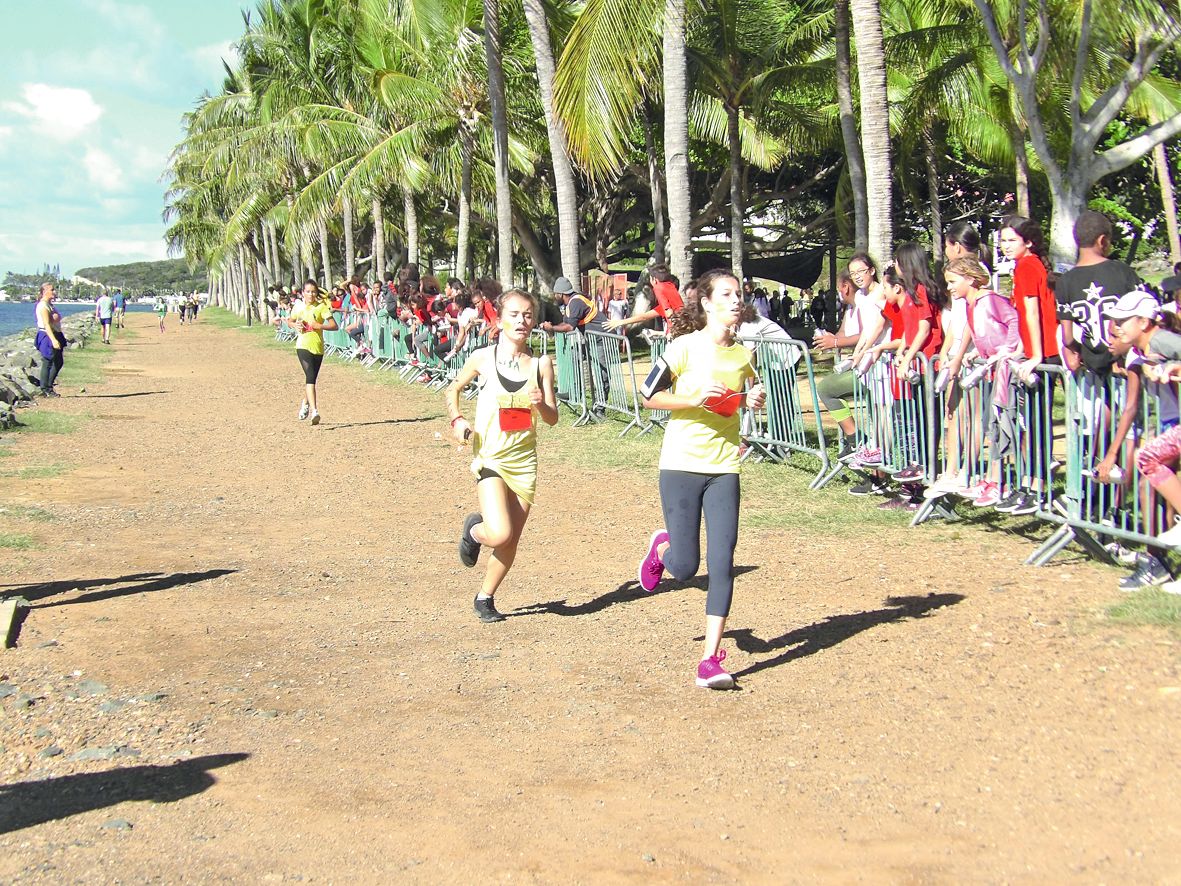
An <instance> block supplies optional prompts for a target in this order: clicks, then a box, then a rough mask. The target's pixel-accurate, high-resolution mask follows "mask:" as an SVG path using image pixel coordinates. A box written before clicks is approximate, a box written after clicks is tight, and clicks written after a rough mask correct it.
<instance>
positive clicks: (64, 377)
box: [57, 336, 112, 387]
mask: <svg viewBox="0 0 1181 886" xmlns="http://www.w3.org/2000/svg"><path fill="white" fill-rule="evenodd" d="M96 343H97V344H96ZM111 355H112V354H111V349H110V348H107V347H103V343H102V338H101V337H99V336H95V337H93V338H91V339H90V344H88V345H87V346H86V347H84V348H70V349H69V350H67V351H66V353H65V360H64V361H63V362H62V371H61V372H60V373H58V376H57V384H58V385H65V386H67V387H74V386H81V385H91V384H95V383H96V382H100V381H102V379H103V367H105V366H106V365H107V363H108V362H109V361H110V359H111Z"/></svg>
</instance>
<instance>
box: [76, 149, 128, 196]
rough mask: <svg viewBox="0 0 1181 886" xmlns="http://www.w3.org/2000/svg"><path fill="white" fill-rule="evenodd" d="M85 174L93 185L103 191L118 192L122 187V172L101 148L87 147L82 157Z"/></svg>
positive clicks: (112, 158) (113, 159)
mask: <svg viewBox="0 0 1181 886" xmlns="http://www.w3.org/2000/svg"><path fill="white" fill-rule="evenodd" d="M82 165H83V166H84V167H85V168H86V174H87V175H88V176H90V180H91V181H92V182H94V184H95V185H97V186H98V187H100V188H102V189H103V190H105V191H115V190H118V189H119V188H120V187H122V185H123V170H122V169H120V168H119V164H118V163H116V162H115V158H114V157H112V156H111V155H110V154H108V153H107V152H106V151H104V150H102V149H101V148H95V147H89V148H87V149H86V153H85V154H84V155H83V157H82Z"/></svg>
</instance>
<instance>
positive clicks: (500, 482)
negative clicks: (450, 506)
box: [444, 289, 558, 622]
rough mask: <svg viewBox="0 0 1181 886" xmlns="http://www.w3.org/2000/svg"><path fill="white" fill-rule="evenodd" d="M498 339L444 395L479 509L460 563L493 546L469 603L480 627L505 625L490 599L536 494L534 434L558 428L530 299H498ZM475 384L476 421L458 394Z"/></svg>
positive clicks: (467, 524)
mask: <svg viewBox="0 0 1181 886" xmlns="http://www.w3.org/2000/svg"><path fill="white" fill-rule="evenodd" d="M498 308H499V316H500V333H501V334H500V337H499V339H498V340H497V341H496V343H495V344H492V345H489V346H488V347H485V348H480V349H479V350H478V351H475V352H474V353H473V354H472V355H471V356H470V357H468V359H467V361H466V362H465V363H464V365H463V369H461V370H460V372H459V376H458V377H457V378H456V379H455V381H454V383H452V384H451V385H450V386H449V387H448V388H447V390H446V391H445V392H444V398H445V400H446V403H447V415H448V417H449V418H450V419H451V433H452V434H453V435H454V436H455V439H456V440H458V441H459V442H460V443H461V444H463V443H468V442H470V443H471V444H472V451H473V454H474V456H475V458H474V459H473V460H472V467H471V469H472V473H473V474H475V475H476V496H477V498H478V499H479V503H480V511H479V513H476V514H469V515H468V517H467V519H466V520H464V522H463V529H462V531H461V532H460V536H459V559H460V562H461V563H463V565H464V566H467V567H469V568H470V567H472V566H475V565H476V561H477V560H478V559H479V556H480V548H481V547H484V546H487V547H490V548H492V556H491V557H490V558H489V561H488V568H487V570H486V571H485V573H484V581H483V584H482V585H481V588H480V592H479V593H478V594H477V595H476V598H475V600H474V601H473V603H472V605H473V607H474V609H475V611H476V615H477V616H478V617H479V619H480V621H483V622H497V621H504V616H503V615H501V614H500V612H498V611H497V609H496V603H495V600H494V597H495V594H496V591H497V589H498V588H499V587H500V585H501V583H502V582H503V581H504V578H505V576H506V575H508V571H509V569H511V568H512V565H513V562H514V561H515V560H516V557H517V545H518V544H519V542H520V540H521V533H522V532H523V531H524V529H525V521H526V520H528V519H529V510H530V508H532V506H533V500H534V497H535V495H536V492H537V429H536V425H537V423H536V418H537V417H540V418H541V420H542V421H544V422H545V423H546V424H547V425H550V426H551V427H552V426H553V425H556V424H557V423H558V400H557V396H556V395H555V394H554V365H553V361H552V360H551V358H550V357H549V356H548V355H547V356H544V357H534V356H533V355H532V353H531V352H530V350H529V335H530V333H532V332H533V326H534V324H535V322H536V318H537V310H538V305H537V302H536V301H535V300H534V298H533V296H531V295H529V294H528V293H527V292H524V291H523V290H520V289H510V290H509V291H508V292H506V293H504V295H502V296H501V297H500V301H499V304H498ZM477 379H479V380H480V382H479V386H480V393H479V396H478V397H477V398H476V416H475V419H474V421H473V422H468V420H467V419H466V418H464V417H463V412H462V411H461V410H460V408H459V395H460V393H461V392H462V391H464V390H466V389H467V387H468V385H470V384H471V383H472V382H474V381H476V380H477Z"/></svg>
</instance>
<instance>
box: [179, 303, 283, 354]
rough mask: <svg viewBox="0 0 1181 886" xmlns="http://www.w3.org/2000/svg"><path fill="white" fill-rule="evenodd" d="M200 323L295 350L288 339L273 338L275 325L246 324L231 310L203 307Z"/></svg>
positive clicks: (270, 344)
mask: <svg viewBox="0 0 1181 886" xmlns="http://www.w3.org/2000/svg"><path fill="white" fill-rule="evenodd" d="M197 322H198V323H199V324H201V325H208V326H212V327H214V328H215V329H233V330H236V331H238V332H240V333H242V334H243V335H248V336H251V337H252V338H255V339H256V340H257V341H258V342H259V343H260V344H262V345H264V346H266V347H271V348H278V349H279V350H284V351H286V350H290V351H294V350H295V345H294V343H292V342H290V341H277V340H276V339H275V327H274V326H271V325H270V324H269V323H259V322H258V321H257V320H256V321H254V322H253V323H252V324H251V325H250V326H247V325H246V321H245V320H243V319H242V318H241V317H239V316H238V315H237V314H235V313H234V312H233V311H229V310H226V309H225V308H217V307H209V308H205V310H203V311H202V312H201V314H200V319H199V320H198V321H197Z"/></svg>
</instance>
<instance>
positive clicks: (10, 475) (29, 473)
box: [0, 464, 70, 480]
mask: <svg viewBox="0 0 1181 886" xmlns="http://www.w3.org/2000/svg"><path fill="white" fill-rule="evenodd" d="M69 469H70V468H69V465H63V464H53V465H29V466H27V467H23V468H16V469H14V470H11V471H0V477H4V478H6V479H11V480H49V479H51V478H53V477H60V476H61V475H62V474H64V473H65V472H66V471H68V470H69Z"/></svg>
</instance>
